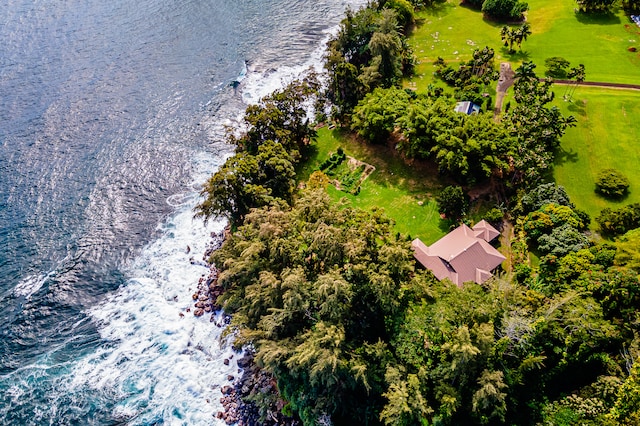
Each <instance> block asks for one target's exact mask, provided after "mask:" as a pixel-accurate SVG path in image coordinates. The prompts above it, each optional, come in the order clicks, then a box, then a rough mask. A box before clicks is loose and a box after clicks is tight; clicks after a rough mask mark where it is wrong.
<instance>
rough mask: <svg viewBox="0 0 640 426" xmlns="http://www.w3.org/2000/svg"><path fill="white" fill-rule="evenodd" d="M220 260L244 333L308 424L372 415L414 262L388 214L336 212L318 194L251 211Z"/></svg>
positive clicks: (361, 420) (228, 305)
mask: <svg viewBox="0 0 640 426" xmlns="http://www.w3.org/2000/svg"><path fill="white" fill-rule="evenodd" d="M214 260H215V262H216V264H217V265H219V268H220V271H221V274H220V281H219V282H220V284H221V285H223V286H224V287H225V288H226V289H227V292H226V293H225V296H224V300H225V302H224V306H225V309H226V310H227V311H228V312H231V313H233V314H234V317H233V325H235V326H237V327H238V328H239V331H240V335H239V337H238V339H240V340H241V341H251V342H252V343H253V346H254V348H255V351H256V359H257V360H258V362H259V364H260V365H261V366H263V367H264V368H265V369H267V370H268V371H270V372H271V373H273V374H274V375H275V376H276V377H277V379H278V386H279V388H280V389H281V392H282V394H283V396H284V397H285V398H286V399H287V400H288V401H289V402H290V404H291V408H292V409H294V410H295V412H297V413H298V414H299V415H300V417H301V418H302V420H303V421H304V422H305V424H316V423H317V422H318V419H319V418H321V417H323V416H326V415H330V416H331V417H332V418H333V419H334V421H335V422H341V421H340V419H343V420H342V422H344V424H366V423H367V422H369V423H371V422H375V420H376V417H377V414H376V413H377V412H379V411H380V409H381V407H382V404H383V399H382V395H381V394H382V393H383V390H384V372H385V369H386V366H387V363H388V362H389V359H390V356H391V354H390V348H389V347H388V344H387V343H386V342H388V340H389V332H390V331H391V330H390V329H389V323H388V321H389V320H390V319H392V318H394V317H395V316H396V315H397V313H398V312H399V311H400V310H401V309H402V305H401V295H402V293H403V292H405V291H411V286H410V283H411V279H412V272H413V268H414V266H413V261H412V257H411V254H410V252H409V244H408V242H406V241H403V240H398V239H397V238H396V237H395V234H393V232H392V230H391V223H390V222H389V221H388V219H385V218H384V217H383V216H381V215H380V214H378V213H373V214H370V213H365V212H363V211H356V210H352V209H339V208H337V207H336V206H334V205H332V204H331V202H330V201H329V199H328V197H327V196H326V194H325V193H324V192H323V191H315V192H314V191H312V192H308V193H305V194H304V195H303V196H302V197H301V198H300V199H299V200H298V201H297V202H296V204H295V206H294V208H293V209H285V208H283V207H282V206H280V205H274V206H271V207H265V208H263V209H260V210H255V211H253V212H252V213H250V214H249V215H248V216H247V217H246V220H245V222H244V225H243V226H241V227H240V228H238V230H237V231H236V232H235V233H234V234H233V235H232V236H231V237H230V238H228V239H227V241H226V242H225V244H224V246H223V247H222V248H221V249H220V250H219V251H217V252H215V254H214ZM347 420H348V421H349V422H351V423H349V422H347Z"/></svg>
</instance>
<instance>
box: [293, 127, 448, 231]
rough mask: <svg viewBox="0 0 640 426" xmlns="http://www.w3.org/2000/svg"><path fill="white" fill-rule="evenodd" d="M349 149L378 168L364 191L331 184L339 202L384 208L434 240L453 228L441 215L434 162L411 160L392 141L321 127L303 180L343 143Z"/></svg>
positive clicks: (402, 226) (401, 225)
mask: <svg viewBox="0 0 640 426" xmlns="http://www.w3.org/2000/svg"><path fill="white" fill-rule="evenodd" d="M340 146H341V147H342V148H343V149H344V152H345V154H347V155H348V156H351V157H354V158H356V159H358V160H360V161H364V162H366V163H368V164H371V165H373V166H374V167H375V168H376V170H375V171H374V172H373V173H372V174H371V175H370V176H369V177H368V178H367V179H366V180H365V181H364V182H363V183H362V185H361V186H360V187H361V190H360V193H359V194H358V195H351V194H348V193H346V192H342V191H338V190H337V189H335V188H334V187H333V186H332V185H329V187H328V188H327V192H328V193H329V195H330V197H331V198H332V199H333V200H334V201H336V202H341V201H342V202H344V203H346V204H347V205H350V206H353V207H358V208H361V209H365V210H371V209H373V208H381V209H383V210H384V212H385V214H386V215H387V216H388V217H390V218H391V219H393V220H394V222H395V229H396V230H397V231H398V232H400V233H402V234H405V235H410V236H411V237H412V238H416V237H419V238H420V239H422V241H424V242H425V244H431V243H433V242H435V241H437V240H438V239H439V238H440V237H442V236H443V235H444V234H446V233H447V232H448V223H447V222H446V221H444V220H442V219H441V218H440V215H439V213H438V207H437V203H436V202H435V200H434V199H433V195H434V194H435V193H437V192H438V191H439V190H440V188H441V186H442V184H441V183H440V182H439V181H438V180H436V179H435V178H434V177H433V176H436V175H437V173H435V171H433V170H427V168H428V167H429V165H428V164H424V163H419V164H418V163H416V164H413V165H412V166H411V167H410V166H408V165H407V164H406V163H405V162H404V161H403V160H402V159H401V158H399V157H398V156H397V155H395V154H394V153H393V152H392V149H391V148H389V147H387V146H380V145H378V146H372V145H367V144H363V143H361V142H358V141H356V140H354V139H353V138H352V136H350V135H348V134H347V133H343V132H341V131H340V130H337V129H334V130H329V129H328V128H326V127H323V128H321V129H319V131H318V139H317V141H316V144H315V146H314V148H313V149H312V150H311V152H310V155H309V161H307V162H306V163H305V164H304V166H303V168H302V169H301V170H299V172H298V176H299V178H300V179H301V180H302V181H305V180H307V179H308V177H309V176H310V175H311V173H312V172H313V171H315V170H318V168H319V166H320V164H321V163H322V162H323V161H324V160H325V159H327V158H329V156H330V155H331V153H332V152H335V151H336V150H337V149H338V147H340Z"/></svg>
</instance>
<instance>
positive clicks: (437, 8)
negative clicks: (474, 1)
mask: <svg viewBox="0 0 640 426" xmlns="http://www.w3.org/2000/svg"><path fill="white" fill-rule="evenodd" d="M455 7H456V5H455V4H453V3H449V2H448V1H447V2H442V3H434V4H433V5H432V6H431V7H429V8H427V9H425V10H426V11H427V12H428V13H429V16H433V17H434V18H442V17H444V16H447V15H448V14H449V13H451V10H452V9H454V8H455ZM422 23H424V20H423V22H422Z"/></svg>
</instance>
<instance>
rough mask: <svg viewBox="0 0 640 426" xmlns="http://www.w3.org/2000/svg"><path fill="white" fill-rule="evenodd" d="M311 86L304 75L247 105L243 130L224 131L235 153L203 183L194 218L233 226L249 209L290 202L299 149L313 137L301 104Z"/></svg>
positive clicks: (312, 92)
mask: <svg viewBox="0 0 640 426" xmlns="http://www.w3.org/2000/svg"><path fill="white" fill-rule="evenodd" d="M317 89H318V87H317V82H316V80H315V78H314V76H309V77H308V78H307V79H305V80H303V81H295V82H293V83H291V84H290V85H289V86H287V87H286V88H284V89H283V90H280V91H276V92H274V93H273V94H271V95H269V96H267V97H265V98H264V99H262V100H261V102H260V103H258V104H256V105H250V106H249V107H247V110H246V114H245V116H244V122H245V125H246V128H247V130H246V132H244V133H242V135H240V136H239V137H236V136H233V135H230V141H231V142H232V143H235V144H236V145H237V153H236V155H234V156H233V157H230V158H229V159H228V160H227V161H226V162H225V164H224V165H222V167H220V169H219V170H218V171H217V172H216V173H215V174H213V176H211V178H209V180H208V181H207V182H206V183H205V185H204V188H203V190H202V195H203V196H204V197H205V199H204V200H203V201H202V202H201V203H200V204H199V205H198V206H197V208H196V214H197V215H198V216H201V217H204V218H205V219H208V218H210V217H215V216H225V217H227V218H228V219H229V220H230V221H231V223H232V224H239V223H241V222H242V219H243V218H244V216H245V215H246V214H247V213H249V210H250V209H251V208H253V207H260V206H264V205H267V204H269V203H271V202H272V201H273V200H274V199H281V200H284V201H285V202H290V201H291V196H292V194H293V189H294V187H295V166H296V164H298V162H299V160H300V156H301V154H300V150H301V149H303V147H304V146H305V145H306V144H308V143H309V142H310V139H311V138H312V137H313V136H314V135H315V131H314V130H313V128H312V127H311V126H310V124H309V121H308V119H307V113H306V111H305V109H304V105H305V104H306V103H308V102H309V101H310V100H312V98H313V97H314V96H315V93H316V92H317Z"/></svg>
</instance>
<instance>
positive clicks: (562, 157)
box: [554, 149, 578, 166]
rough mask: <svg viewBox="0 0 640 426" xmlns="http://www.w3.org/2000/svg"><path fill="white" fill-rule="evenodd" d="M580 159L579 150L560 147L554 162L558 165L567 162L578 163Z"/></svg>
mask: <svg viewBox="0 0 640 426" xmlns="http://www.w3.org/2000/svg"><path fill="white" fill-rule="evenodd" d="M577 161H578V152H577V151H567V150H564V149H559V150H558V151H557V152H556V158H555V161H554V164H555V165H557V166H561V165H563V164H566V163H576V162H577Z"/></svg>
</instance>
